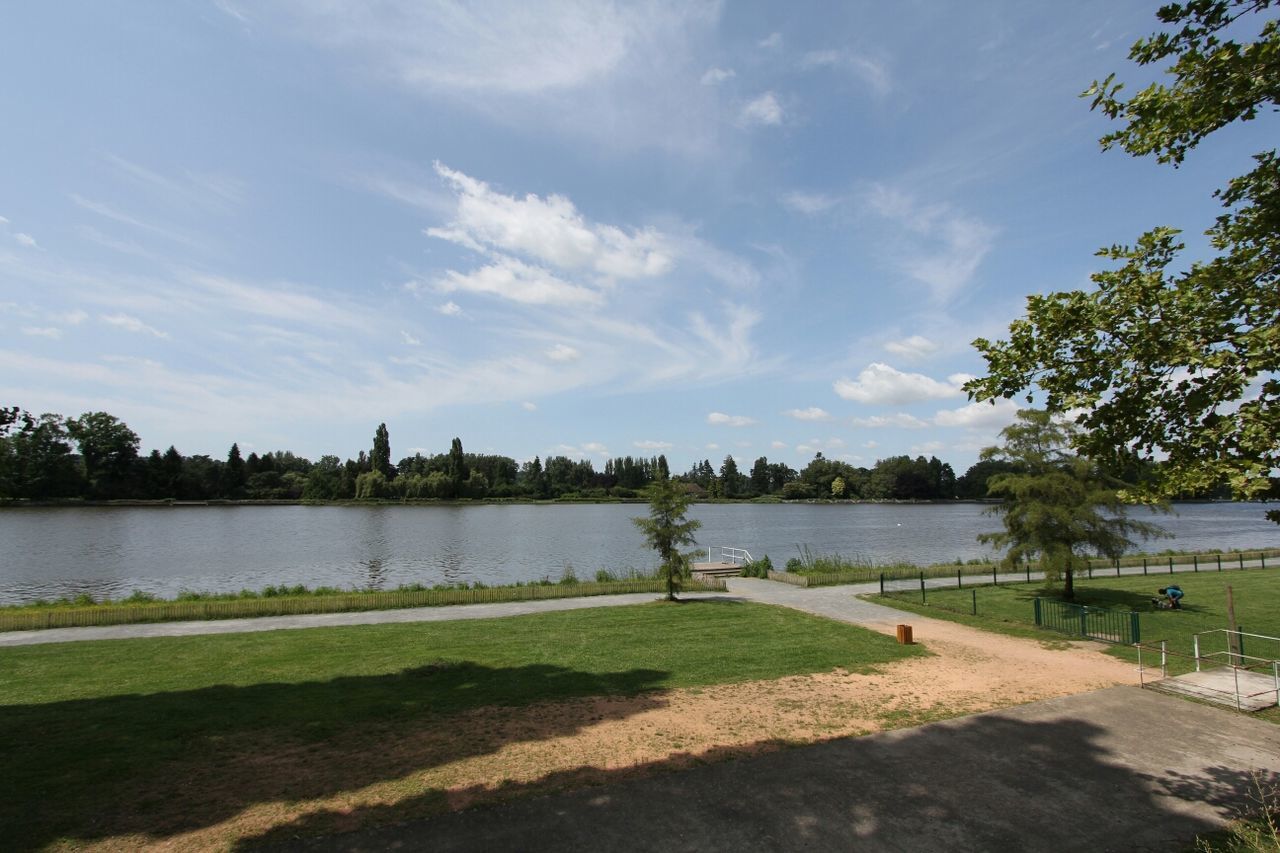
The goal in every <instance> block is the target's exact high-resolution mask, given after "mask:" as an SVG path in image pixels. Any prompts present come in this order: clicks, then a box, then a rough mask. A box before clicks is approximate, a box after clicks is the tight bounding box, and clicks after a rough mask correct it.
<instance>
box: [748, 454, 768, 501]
mask: <svg viewBox="0 0 1280 853" xmlns="http://www.w3.org/2000/svg"><path fill="white" fill-rule="evenodd" d="M750 481H751V491H752V492H754V493H755V494H757V495H767V494H769V460H768V459H767V458H766V457H764V456H761V457H760V458H759V459H757V460H756V461H755V464H754V465H752V466H751V477H750Z"/></svg>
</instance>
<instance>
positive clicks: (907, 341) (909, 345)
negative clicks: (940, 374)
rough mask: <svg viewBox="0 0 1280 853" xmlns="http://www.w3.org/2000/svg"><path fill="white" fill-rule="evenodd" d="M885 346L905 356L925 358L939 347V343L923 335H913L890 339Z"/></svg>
mask: <svg viewBox="0 0 1280 853" xmlns="http://www.w3.org/2000/svg"><path fill="white" fill-rule="evenodd" d="M884 348H885V349H886V350H888V351H889V352H891V353H893V354H894V355H899V356H902V357H903V358H911V359H918V358H924V357H925V356H927V355H929V354H930V353H932V352H934V351H936V350H937V349H938V345H937V344H936V343H934V342H933V341H931V340H929V339H928V338H926V337H924V336H923V335H912V336H910V337H908V338H903V339H902V340H900V341H889V342H888V343H886V344H885V345H884Z"/></svg>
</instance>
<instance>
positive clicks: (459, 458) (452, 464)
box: [446, 438, 471, 495]
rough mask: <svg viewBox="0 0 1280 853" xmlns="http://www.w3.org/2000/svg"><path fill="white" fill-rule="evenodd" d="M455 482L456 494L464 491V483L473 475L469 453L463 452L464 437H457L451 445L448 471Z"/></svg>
mask: <svg viewBox="0 0 1280 853" xmlns="http://www.w3.org/2000/svg"><path fill="white" fill-rule="evenodd" d="M446 473H447V474H448V475H449V479H450V480H451V481H452V482H453V490H454V495H457V494H459V493H460V492H461V491H462V484H463V483H465V482H466V481H467V478H468V477H470V476H471V469H470V468H468V467H467V455H466V454H465V453H463V452H462V439H460V438H455V439H454V440H453V442H452V443H451V444H450V445H449V469H448V471H447V472H446Z"/></svg>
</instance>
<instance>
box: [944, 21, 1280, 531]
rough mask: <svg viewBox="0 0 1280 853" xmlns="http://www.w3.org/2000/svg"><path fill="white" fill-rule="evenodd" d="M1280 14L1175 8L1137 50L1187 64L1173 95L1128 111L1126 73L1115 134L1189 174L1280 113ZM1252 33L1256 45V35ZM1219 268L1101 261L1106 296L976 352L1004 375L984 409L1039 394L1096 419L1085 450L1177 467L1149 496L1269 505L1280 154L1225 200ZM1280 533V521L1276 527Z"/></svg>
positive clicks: (1120, 254)
mask: <svg viewBox="0 0 1280 853" xmlns="http://www.w3.org/2000/svg"><path fill="white" fill-rule="evenodd" d="M1271 8H1272V3H1271V0H1193V2H1188V3H1178V4H1171V5H1167V6H1163V7H1161V8H1160V10H1159V12H1158V13H1157V14H1158V17H1159V18H1160V20H1161V21H1162V22H1163V23H1164V24H1166V25H1167V26H1168V29H1167V30H1166V31H1164V32H1159V33H1156V34H1154V35H1152V36H1150V37H1148V38H1145V39H1142V40H1140V41H1138V42H1137V43H1136V44H1134V46H1133V48H1132V50H1131V51H1130V53H1129V56H1130V58H1131V59H1132V60H1134V61H1135V62H1137V63H1138V64H1139V65H1144V66H1145V65H1149V64H1152V63H1160V62H1165V61H1166V60H1170V59H1172V60H1173V64H1172V65H1171V66H1169V67H1168V69H1167V72H1168V74H1169V75H1171V76H1170V78H1168V79H1169V81H1170V82H1169V83H1168V84H1167V85H1166V84H1163V83H1153V84H1152V85H1150V86H1148V87H1147V88H1145V89H1143V90H1142V91H1139V92H1137V93H1135V94H1133V96H1132V97H1129V98H1128V99H1125V98H1123V97H1122V89H1123V87H1122V85H1121V84H1118V83H1115V82H1114V75H1112V76H1110V77H1108V78H1107V79H1106V80H1104V81H1102V82H1101V83H1099V82H1095V83H1094V84H1093V86H1091V87H1090V88H1089V90H1088V91H1087V92H1085V95H1086V96H1087V97H1091V98H1092V99H1093V106H1094V108H1095V109H1099V110H1101V111H1102V112H1103V113H1104V114H1106V115H1107V116H1108V117H1110V118H1112V119H1116V120H1119V121H1121V122H1123V126H1122V127H1121V128H1120V129H1118V130H1116V131H1114V132H1112V133H1110V134H1108V135H1106V136H1104V137H1103V138H1102V145H1103V147H1104V149H1106V148H1111V147H1114V146H1119V147H1120V148H1122V149H1124V150H1125V151H1127V152H1128V153H1130V154H1132V155H1134V156H1146V155H1154V156H1155V157H1156V159H1157V160H1158V161H1159V162H1161V163H1168V164H1172V165H1174V166H1175V167H1176V166H1178V165H1179V164H1180V163H1181V162H1182V161H1183V159H1184V157H1186V156H1187V154H1188V153H1190V152H1191V150H1192V149H1194V148H1195V147H1196V146H1197V145H1199V144H1200V143H1201V142H1203V141H1204V140H1205V139H1206V138H1207V137H1208V136H1209V135H1210V134H1212V133H1214V132H1215V131H1217V130H1219V129H1221V128H1224V127H1227V126H1228V125H1231V124H1234V123H1237V122H1244V121H1250V120H1252V119H1254V118H1256V117H1257V115H1258V114H1259V112H1262V111H1272V112H1274V111H1275V110H1276V109H1277V104H1278V103H1280V100H1278V99H1280V22H1278V21H1277V19H1276V16H1275V15H1274V14H1273V13H1271V12H1269V11H1268V10H1270V9H1271ZM1250 32H1252V33H1253V34H1254V37H1253V38H1252V39H1244V38H1242V37H1243V36H1246V35H1248V34H1249V33H1250ZM1238 39H1239V40H1238ZM1215 195H1216V197H1217V198H1218V200H1219V202H1220V203H1221V205H1222V208H1223V212H1222V213H1221V214H1220V215H1219V216H1218V217H1217V219H1216V221H1215V223H1214V224H1213V226H1212V227H1210V228H1209V229H1208V230H1207V232H1206V234H1207V235H1208V237H1209V244H1210V246H1211V247H1212V253H1211V254H1212V257H1210V258H1209V259H1208V260H1205V261H1198V262H1195V263H1192V264H1191V265H1190V267H1189V268H1186V269H1183V270H1182V271H1173V270H1170V267H1171V265H1173V264H1174V262H1175V260H1176V259H1177V257H1178V255H1179V253H1180V252H1181V251H1182V249H1183V244H1182V243H1181V242H1180V241H1179V239H1178V237H1177V235H1178V232H1177V231H1176V230H1174V229H1172V228H1166V227H1161V228H1155V229H1153V230H1151V231H1148V232H1147V233H1145V234H1143V235H1142V236H1141V237H1140V238H1138V240H1137V242H1136V244H1134V245H1132V246H1120V245H1117V246H1112V247H1110V248H1108V249H1104V250H1102V251H1101V252H1100V253H1099V254H1101V255H1102V256H1104V257H1106V258H1109V259H1111V260H1113V261H1116V262H1118V264H1119V266H1118V267H1117V268H1115V269H1111V270H1107V271H1104V272H1100V273H1096V274H1095V275H1094V276H1093V281H1094V283H1095V284H1096V288H1095V289H1093V290H1091V291H1070V292H1064V293H1051V294H1049V295H1047V296H1031V297H1028V299H1027V313H1026V317H1025V319H1021V320H1018V321H1016V322H1014V323H1013V325H1011V326H1010V328H1009V339H1008V340H1007V341H998V342H996V343H991V342H989V341H987V340H984V339H978V340H977V341H975V342H974V345H975V346H976V347H977V348H978V349H979V351H980V352H981V353H982V355H983V356H984V357H985V358H986V360H987V366H988V375H987V376H985V377H981V378H979V379H976V380H974V381H972V382H970V383H969V384H968V385H967V386H966V387H967V389H968V390H969V392H970V394H971V395H973V396H975V397H976V398H978V399H980V400H987V399H994V398H997V397H1013V396H1015V395H1020V394H1023V393H1025V392H1027V391H1028V390H1029V389H1031V388H1032V387H1033V386H1039V388H1040V389H1042V390H1043V392H1044V399H1045V404H1046V405H1047V406H1048V407H1049V408H1050V409H1053V410H1057V411H1080V412H1082V413H1083V414H1081V415H1080V416H1079V418H1078V423H1079V424H1080V425H1081V426H1083V427H1084V429H1083V430H1082V431H1081V432H1080V433H1079V434H1078V435H1077V437H1076V440H1077V441H1078V447H1079V449H1081V450H1082V451H1084V452H1086V453H1087V454H1088V455H1090V456H1091V457H1093V458H1095V459H1097V460H1098V461H1099V462H1100V463H1102V464H1104V465H1107V466H1108V467H1114V465H1115V462H1116V460H1117V458H1118V457H1123V456H1125V455H1126V454H1130V453H1135V452H1136V453H1137V454H1139V455H1140V456H1141V457H1142V458H1144V459H1152V458H1162V459H1163V460H1164V462H1163V464H1162V465H1160V466H1159V469H1158V471H1159V476H1158V477H1157V478H1156V479H1155V480H1153V481H1152V482H1151V483H1150V484H1148V486H1147V491H1148V492H1149V493H1154V494H1158V495H1166V496H1167V495H1176V494H1179V493H1183V492H1196V491H1200V490H1204V489H1208V488H1212V487H1213V486H1214V485H1215V484H1217V483H1218V482H1220V481H1222V480H1224V479H1225V480H1226V482H1228V483H1229V484H1230V486H1231V488H1232V490H1233V491H1234V493H1235V495H1236V496H1238V497H1241V498H1248V497H1255V496H1260V495H1263V494H1266V493H1267V492H1268V491H1269V490H1270V488H1271V482H1270V477H1271V473H1272V472H1273V471H1275V470H1276V469H1277V468H1278V467H1280V378H1278V376H1280V160H1278V159H1277V157H1276V151H1275V149H1271V150H1269V151H1262V152H1260V153H1258V154H1256V155H1255V156H1254V157H1253V168H1252V170H1251V171H1249V172H1247V173H1246V174H1243V175H1241V176H1240V177H1237V178H1233V179H1231V180H1230V181H1229V183H1228V184H1227V186H1226V187H1225V188H1223V189H1221V190H1219V191H1218V192H1217V193H1216V194H1215ZM1028 396H1029V398H1030V395H1028ZM1268 515H1269V517H1271V518H1272V519H1273V520H1275V521H1278V522H1280V513H1269V514H1268Z"/></svg>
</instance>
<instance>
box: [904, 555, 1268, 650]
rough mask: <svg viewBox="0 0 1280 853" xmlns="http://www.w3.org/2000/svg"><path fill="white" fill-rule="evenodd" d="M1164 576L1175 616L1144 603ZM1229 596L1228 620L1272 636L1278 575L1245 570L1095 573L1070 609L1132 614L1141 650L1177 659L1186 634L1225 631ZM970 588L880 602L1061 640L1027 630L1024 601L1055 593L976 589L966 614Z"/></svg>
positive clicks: (1079, 586)
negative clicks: (1180, 596)
mask: <svg viewBox="0 0 1280 853" xmlns="http://www.w3.org/2000/svg"><path fill="white" fill-rule="evenodd" d="M1170 577H1172V578H1173V579H1174V582H1176V583H1177V584H1178V585H1179V586H1181V587H1182V588H1183V590H1185V592H1186V594H1187V597H1186V599H1184V601H1183V609H1182V610H1153V609H1152V607H1151V599H1152V597H1154V596H1155V594H1156V592H1155V591H1156V590H1157V589H1158V588H1160V587H1162V586H1164V585H1166V584H1167V583H1169V582H1170ZM1228 585H1230V586H1231V587H1232V589H1233V591H1234V597H1235V611H1236V620H1237V623H1238V625H1239V627H1240V630H1242V631H1246V632H1248V633H1252V634H1265V635H1267V636H1271V637H1280V571H1276V570H1274V569H1270V568H1269V569H1265V570H1264V569H1250V570H1245V571H1238V570H1237V571H1233V572H1221V573H1219V572H1217V571H1213V572H1199V573H1188V572H1179V573H1178V574H1176V575H1172V576H1170V575H1168V574H1151V575H1147V576H1142V575H1138V576H1133V575H1125V576H1121V577H1114V576H1112V577H1102V576H1101V575H1098V574H1095V577H1094V579H1093V580H1088V579H1085V580H1079V579H1077V581H1076V598H1075V603H1077V604H1085V605H1089V606H1091V607H1108V608H1115V609H1119V610H1136V611H1138V612H1139V613H1141V615H1140V616H1139V624H1140V626H1141V631H1142V641H1143V643H1144V644H1154V643H1158V642H1159V641H1160V640H1166V641H1167V642H1168V646H1167V648H1168V649H1169V651H1171V652H1175V653H1177V654H1179V655H1191V654H1192V650H1193V647H1192V640H1191V635H1192V634H1195V633H1198V632H1201V631H1211V630H1214V629H1217V628H1225V627H1227V612H1226V611H1227V607H1226V588H1227V586H1228ZM972 595H973V590H972V589H969V588H966V589H959V590H957V589H954V588H953V589H947V590H928V591H927V593H926V597H927V604H925V605H923V606H922V605H921V604H920V592H919V590H915V591H902V592H895V593H890V594H889V595H887V596H885V597H884V600H885V603H887V604H890V605H892V606H894V607H900V608H902V609H906V610H911V611H913V612H918V613H923V614H927V615H930V616H937V617H940V618H944V619H952V620H953V621H958V622H964V623H965V624H970V625H974V626H976V627H981V628H987V629H990V630H996V631H1002V632H1004V633H1010V634H1015V635H1017V636H1035V637H1042V638H1046V639H1047V638H1051V637H1056V636H1061V635H1059V634H1055V633H1054V632H1050V631H1046V630H1043V629H1038V628H1036V627H1035V624H1034V611H1033V605H1032V599H1034V598H1035V597H1036V596H1037V595H1047V596H1050V597H1057V591H1056V590H1053V591H1048V590H1044V589H1042V585H1041V584H1039V583H1032V584H1025V583H1023V584H1002V585H1000V586H998V587H997V586H983V587H978V588H977V596H978V616H977V617H973V616H971V615H970V613H971V608H972V601H973V599H972ZM1213 642H1215V643H1216V644H1217V645H1215V646H1213V647H1212V648H1209V647H1207V646H1204V647H1202V648H1201V653H1202V654H1205V653H1207V652H1209V651H1222V650H1224V649H1225V645H1223V641H1221V640H1216V639H1215V640H1214V641H1213ZM1245 643H1246V647H1245V652H1246V653H1252V651H1251V648H1250V645H1249V640H1248V639H1247V638H1246V640H1245ZM1266 645H1267V646H1268V647H1267V648H1263V645H1261V644H1259V645H1256V646H1255V647H1254V648H1255V649H1256V653H1257V654H1259V655H1262V656H1274V655H1277V654H1280V647H1273V646H1280V644H1266ZM1109 651H1110V653H1111V654H1114V655H1116V656H1118V657H1122V658H1125V659H1126V660H1136V659H1137V655H1136V652H1135V651H1134V650H1132V649H1130V648H1126V647H1120V646H1117V647H1113V648H1112V649H1110V650H1109ZM1189 666H1190V664H1189V662H1184V661H1182V660H1180V659H1175V660H1174V661H1173V662H1172V664H1171V669H1173V670H1174V671H1179V670H1181V669H1185V668H1187V667H1189Z"/></svg>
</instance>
